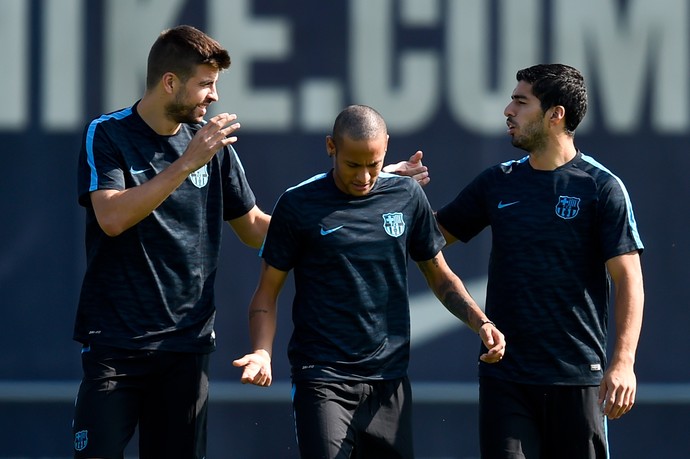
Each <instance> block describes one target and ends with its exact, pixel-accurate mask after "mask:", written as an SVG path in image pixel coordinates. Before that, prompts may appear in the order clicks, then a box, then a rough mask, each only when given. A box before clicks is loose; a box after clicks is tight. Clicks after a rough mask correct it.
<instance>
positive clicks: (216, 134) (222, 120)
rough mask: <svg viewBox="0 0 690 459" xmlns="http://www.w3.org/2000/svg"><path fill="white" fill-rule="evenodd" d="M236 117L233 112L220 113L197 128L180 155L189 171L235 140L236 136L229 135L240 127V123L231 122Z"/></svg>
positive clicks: (194, 169)
mask: <svg viewBox="0 0 690 459" xmlns="http://www.w3.org/2000/svg"><path fill="white" fill-rule="evenodd" d="M236 119H237V115H235V114H234V113H233V114H228V113H221V114H220V115H216V116H214V117H213V118H211V119H210V120H208V122H207V123H206V124H205V125H204V126H203V127H202V128H201V129H199V131H198V132H197V133H196V134H195V135H194V138H193V139H192V140H191V141H190V142H189V145H188V146H187V149H186V150H185V152H184V155H182V158H184V160H186V162H187V167H188V168H189V171H190V173H192V172H194V171H196V170H197V169H199V168H200V167H202V166H203V165H204V164H206V163H208V162H209V161H210V160H211V158H212V157H213V155H215V154H216V153H217V152H218V150H220V149H221V148H223V147H225V146H227V145H230V144H233V143H235V142H237V136H231V135H230V134H233V133H234V132H235V131H237V130H238V129H239V128H240V123H233V121H235V120H236ZM230 123H232V124H230ZM228 124H230V125H229V126H228Z"/></svg>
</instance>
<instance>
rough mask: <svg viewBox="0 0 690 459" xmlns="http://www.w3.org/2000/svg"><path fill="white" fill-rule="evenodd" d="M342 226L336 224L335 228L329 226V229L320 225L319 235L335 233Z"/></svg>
mask: <svg viewBox="0 0 690 459" xmlns="http://www.w3.org/2000/svg"><path fill="white" fill-rule="evenodd" d="M343 226H344V225H340V226H336V227H335V228H331V229H326V228H324V227H321V236H326V235H328V234H331V233H335V232H336V231H338V230H339V229H340V228H342V227H343Z"/></svg>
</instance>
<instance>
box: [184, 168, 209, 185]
mask: <svg viewBox="0 0 690 459" xmlns="http://www.w3.org/2000/svg"><path fill="white" fill-rule="evenodd" d="M189 180H191V181H192V183H193V184H194V186H195V187H197V188H203V187H205V186H206V184H207V183H208V164H204V165H203V166H201V167H200V168H199V169H197V170H195V171H194V172H192V173H191V174H189Z"/></svg>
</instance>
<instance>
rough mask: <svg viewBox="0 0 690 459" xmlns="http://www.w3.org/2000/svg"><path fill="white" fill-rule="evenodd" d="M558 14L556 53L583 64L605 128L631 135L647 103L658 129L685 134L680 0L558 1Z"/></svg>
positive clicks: (685, 59) (684, 27)
mask: <svg viewBox="0 0 690 459" xmlns="http://www.w3.org/2000/svg"><path fill="white" fill-rule="evenodd" d="M555 15H556V17H555V19H556V20H555V27H554V31H555V33H556V36H555V44H556V46H555V50H556V56H555V57H556V58H558V59H559V60H561V61H563V62H567V63H570V64H571V65H573V66H575V67H577V68H578V69H580V70H581V71H582V72H583V73H584V74H585V76H586V77H587V78H588V81H589V82H590V84H589V87H590V89H591V88H592V87H596V88H597V90H596V94H598V95H599V96H600V97H601V99H600V103H601V113H602V116H603V119H602V120H601V122H602V123H603V124H604V125H605V126H606V127H607V128H608V129H610V130H611V131H612V132H615V133H633V132H634V131H635V130H637V129H638V128H640V123H641V120H642V118H643V117H642V114H643V110H644V108H645V107H644V106H643V104H644V103H645V101H647V100H649V101H650V102H651V119H652V125H653V126H654V127H655V128H656V129H658V130H659V131H662V132H675V133H681V132H685V130H686V129H687V128H688V120H689V114H688V103H687V101H688V70H689V69H688V32H687V28H688V24H687V20H688V7H687V2H686V1H685V0H657V1H655V2H648V1H646V0H630V1H628V4H627V7H626V8H622V7H621V6H620V2H618V1H616V0H581V1H579V2H572V1H570V0H557V1H556V8H555ZM590 62H591V63H592V65H591V66H589V65H588V63H590ZM588 70H589V71H588ZM591 83H593V84H591ZM650 91H651V94H650ZM648 96H649V97H648Z"/></svg>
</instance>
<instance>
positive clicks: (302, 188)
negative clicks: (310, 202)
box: [283, 172, 328, 195]
mask: <svg viewBox="0 0 690 459" xmlns="http://www.w3.org/2000/svg"><path fill="white" fill-rule="evenodd" d="M327 176H328V174H327V173H326V172H321V173H319V174H316V175H313V176H311V177H309V178H308V179H306V180H302V181H301V182H299V183H297V184H296V185H292V186H290V187H289V188H288V189H286V190H285V192H284V193H283V194H287V195H299V194H301V193H308V192H310V191H311V190H313V189H314V188H318V187H320V186H322V185H323V184H324V183H325V179H326V177H327Z"/></svg>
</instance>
